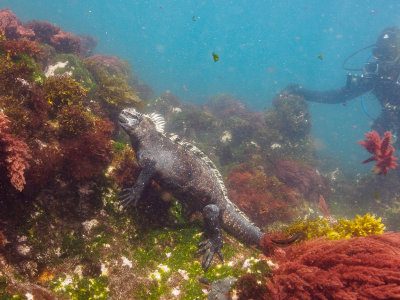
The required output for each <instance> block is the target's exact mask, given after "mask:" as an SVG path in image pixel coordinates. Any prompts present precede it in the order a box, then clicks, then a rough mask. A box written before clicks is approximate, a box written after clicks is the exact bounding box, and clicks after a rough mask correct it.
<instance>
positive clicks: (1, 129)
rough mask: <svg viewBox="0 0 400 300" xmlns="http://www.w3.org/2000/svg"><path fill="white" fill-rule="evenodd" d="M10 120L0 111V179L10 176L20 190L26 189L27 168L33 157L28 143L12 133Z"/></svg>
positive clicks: (11, 181) (13, 183)
mask: <svg viewBox="0 0 400 300" xmlns="http://www.w3.org/2000/svg"><path fill="white" fill-rule="evenodd" d="M9 124H10V121H9V120H8V119H7V118H6V116H5V115H4V114H3V113H1V112H0V181H3V182H4V180H5V178H4V177H8V180H9V181H10V183H11V184H12V185H13V186H14V187H15V188H16V189H17V190H18V191H22V190H23V189H24V185H25V183H26V181H25V176H24V175H25V169H27V168H28V167H29V160H30V159H31V158H32V157H31V155H30V153H29V148H28V146H27V145H26V143H25V142H24V141H22V140H20V139H18V138H16V137H15V136H13V135H12V134H11V133H10V130H9Z"/></svg>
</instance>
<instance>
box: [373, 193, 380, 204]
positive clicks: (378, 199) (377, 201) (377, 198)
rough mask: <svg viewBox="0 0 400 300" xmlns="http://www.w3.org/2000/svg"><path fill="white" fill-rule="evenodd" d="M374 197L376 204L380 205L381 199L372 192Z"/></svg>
mask: <svg viewBox="0 0 400 300" xmlns="http://www.w3.org/2000/svg"><path fill="white" fill-rule="evenodd" d="M374 197H375V201H376V203H381V198H380V197H379V194H378V192H374Z"/></svg>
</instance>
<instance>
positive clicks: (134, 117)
mask: <svg viewBox="0 0 400 300" xmlns="http://www.w3.org/2000/svg"><path fill="white" fill-rule="evenodd" d="M142 120H143V115H142V114H141V113H139V112H137V111H136V110H135V109H134V108H126V109H124V110H122V111H121V113H120V114H119V118H118V121H119V125H120V126H121V127H122V128H123V129H124V130H125V131H126V133H127V134H129V135H131V134H135V133H136V131H137V129H138V128H139V124H140V123H141V122H142Z"/></svg>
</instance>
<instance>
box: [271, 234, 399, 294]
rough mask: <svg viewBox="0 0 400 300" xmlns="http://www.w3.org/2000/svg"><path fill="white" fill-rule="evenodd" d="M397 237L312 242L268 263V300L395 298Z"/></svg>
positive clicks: (397, 289)
mask: <svg viewBox="0 0 400 300" xmlns="http://www.w3.org/2000/svg"><path fill="white" fill-rule="evenodd" d="M399 249H400V234H399V233H386V234H383V235H370V236H367V237H358V238H351V239H346V240H339V241H327V240H324V239H316V240H312V241H308V242H303V243H300V244H299V245H298V246H292V247H290V248H289V249H287V250H286V252H285V253H283V254H282V252H281V253H280V254H279V255H275V256H274V257H273V260H274V262H276V263H277V268H276V269H275V270H274V272H273V275H272V277H271V279H270V282H269V283H268V290H269V291H270V293H271V296H272V299H398V298H400V289H399V283H400V250H399Z"/></svg>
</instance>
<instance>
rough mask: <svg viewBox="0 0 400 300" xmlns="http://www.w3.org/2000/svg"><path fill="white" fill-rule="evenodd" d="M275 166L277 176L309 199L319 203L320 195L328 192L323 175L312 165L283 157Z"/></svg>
mask: <svg viewBox="0 0 400 300" xmlns="http://www.w3.org/2000/svg"><path fill="white" fill-rule="evenodd" d="M274 166H275V172H274V174H275V175H276V177H278V178H279V180H280V181H282V182H284V183H286V184H287V185H288V186H290V187H291V188H293V189H295V190H296V191H297V192H299V193H300V194H301V195H302V196H303V197H304V198H305V199H307V200H308V201H310V202H315V203H317V202H318V201H319V199H320V195H321V194H325V193H327V188H326V186H325V184H324V182H323V180H322V177H321V176H320V175H319V174H318V173H317V172H316V171H315V170H314V169H313V168H311V167H310V166H308V165H306V164H304V163H299V162H296V161H294V160H282V159H277V160H276V161H275V163H274Z"/></svg>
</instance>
